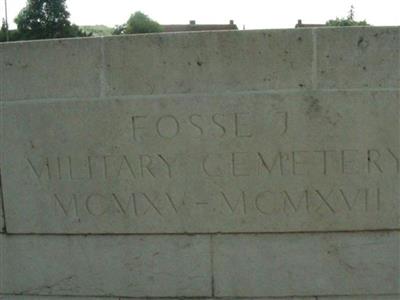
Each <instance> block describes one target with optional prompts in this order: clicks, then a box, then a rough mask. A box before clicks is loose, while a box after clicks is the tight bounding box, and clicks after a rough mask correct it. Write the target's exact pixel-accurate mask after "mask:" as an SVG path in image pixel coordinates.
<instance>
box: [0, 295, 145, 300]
mask: <svg viewBox="0 0 400 300" xmlns="http://www.w3.org/2000/svg"><path fill="white" fill-rule="evenodd" d="M131 299H132V298H131ZM136 299H137V298H136ZM0 300H119V298H115V297H61V296H46V297H43V296H20V295H0ZM139 300H140V299H139Z"/></svg>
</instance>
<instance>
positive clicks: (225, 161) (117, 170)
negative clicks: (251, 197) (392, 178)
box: [26, 148, 400, 182]
mask: <svg viewBox="0 0 400 300" xmlns="http://www.w3.org/2000/svg"><path fill="white" fill-rule="evenodd" d="M26 162H27V166H28V168H29V169H30V175H31V178H33V179H35V180H39V181H42V182H44V181H71V180H75V181H88V180H109V179H126V180H138V179H146V178H153V179H168V178H175V177H179V176H185V174H184V173H185V172H190V173H191V174H196V175H198V176H205V177H268V176H279V177H302V176H306V175H313V174H314V175H322V176H330V175H338V176H344V175H361V174H399V173H400V160H399V150H395V149H392V148H382V149H378V148H374V149H337V150H333V149H330V150H294V151H293V150H292V151H289V150H285V151H268V150H260V151H255V152H220V153H202V154H201V155H200V156H198V157H196V156H192V155H191V154H190V153H180V154H166V153H151V154H149V153H146V154H138V155H132V154H121V155H111V154H110V155H104V156H90V155H89V156H82V155H81V156H77V155H63V156H61V155H60V156H48V157H34V156H32V157H28V158H27V159H26ZM182 162H187V165H186V166H185V168H184V169H182V167H180V166H182V164H181V163H182ZM187 175H189V174H187Z"/></svg>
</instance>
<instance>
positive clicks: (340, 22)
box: [326, 5, 369, 26]
mask: <svg viewBox="0 0 400 300" xmlns="http://www.w3.org/2000/svg"><path fill="white" fill-rule="evenodd" d="M354 14H355V12H354V6H353V5H352V6H351V7H350V11H349V14H348V15H347V17H346V18H336V19H334V20H329V21H327V22H326V25H328V26H369V24H368V23H367V21H365V20H363V21H356V20H354Z"/></svg>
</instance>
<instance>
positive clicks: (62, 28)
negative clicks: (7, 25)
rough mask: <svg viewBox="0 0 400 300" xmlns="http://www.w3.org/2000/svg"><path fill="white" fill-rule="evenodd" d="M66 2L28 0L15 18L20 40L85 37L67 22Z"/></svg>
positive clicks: (61, 0)
mask: <svg viewBox="0 0 400 300" xmlns="http://www.w3.org/2000/svg"><path fill="white" fill-rule="evenodd" d="M65 1H66V0H28V2H27V4H26V6H25V7H24V8H23V9H22V10H21V11H20V12H19V14H18V16H17V17H16V18H15V23H16V24H17V28H18V29H17V30H18V33H19V35H20V39H28V40H30V39H52V38H66V37H77V36H87V34H85V33H84V32H83V31H82V30H80V29H79V27H78V26H77V25H74V24H71V22H70V21H69V20H68V18H69V16H70V14H69V12H68V11H67V8H66V5H65Z"/></svg>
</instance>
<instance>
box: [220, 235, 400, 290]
mask: <svg viewBox="0 0 400 300" xmlns="http://www.w3.org/2000/svg"><path fill="white" fill-rule="evenodd" d="M213 252H214V260H213V263H214V284H215V293H216V294H215V295H216V296H219V297H228V298H230V297H242V296H243V297H249V296H252V297H265V296H290V295H297V296H300V295H305V296H311V295H313V296H314V295H325V296H328V295H371V294H372V295H374V294H375V295H376V294H397V293H399V276H400V258H399V256H400V236H399V232H390V233H373V232H370V233H329V234H327V233H325V234H286V235H268V234H267V235H220V236H217V237H216V238H213Z"/></svg>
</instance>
